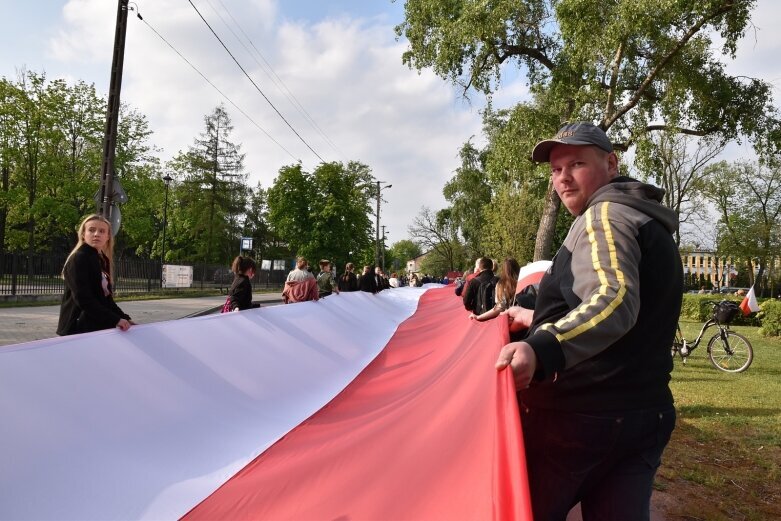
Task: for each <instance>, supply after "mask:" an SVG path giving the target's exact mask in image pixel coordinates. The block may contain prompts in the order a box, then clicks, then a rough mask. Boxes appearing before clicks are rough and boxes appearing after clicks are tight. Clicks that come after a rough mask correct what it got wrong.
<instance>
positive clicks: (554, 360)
mask: <svg viewBox="0 0 781 521" xmlns="http://www.w3.org/2000/svg"><path fill="white" fill-rule="evenodd" d="M532 159H533V160H534V161H536V162H541V163H545V162H549V163H550V171H551V182H552V183H553V187H554V189H555V190H556V193H557V194H558V196H559V197H560V198H561V202H562V204H564V206H565V207H566V208H567V210H568V211H569V212H570V213H571V214H572V215H573V216H575V220H574V222H573V223H572V226H571V227H570V229H569V232H568V233H567V236H566V238H565V239H564V242H563V244H562V245H561V248H560V249H559V251H558V253H556V255H555V256H554V258H553V265H552V266H551V267H550V268H549V269H548V271H547V272H546V273H545V275H544V276H543V278H542V280H541V281H540V286H539V291H538V293H537V298H536V302H535V308H534V310H533V311H532V310H527V309H524V308H520V307H516V306H513V307H511V308H510V309H508V310H507V312H506V313H507V315H508V316H509V317H510V319H511V323H510V329H511V330H512V329H516V327H515V326H516V323H519V324H518V325H519V326H521V327H524V328H528V335H527V336H526V337H525V338H524V339H523V340H522V341H519V342H512V343H510V344H507V345H506V346H505V347H504V348H503V349H502V351H501V353H500V354H499V357H498V359H497V361H496V368H497V370H500V371H501V370H503V369H505V368H507V367H509V368H510V369H511V370H512V374H513V377H514V380H515V387H516V389H518V391H519V394H518V399H519V410H520V414H521V427H522V429H523V444H524V446H525V449H526V464H527V470H528V482H529V491H530V495H531V505H532V510H533V514H534V519H540V520H542V519H544V520H553V519H560V520H563V519H565V518H566V517H567V513H568V511H569V510H570V509H571V508H572V507H573V506H574V505H575V504H577V503H578V502H580V505H581V510H582V514H583V519H604V520H626V519H632V520H648V519H649V517H650V500H651V491H652V486H653V481H654V475H655V474H656V469H657V468H658V467H659V465H660V463H661V456H662V453H663V451H664V448H665V446H666V445H667V442H668V441H669V440H670V435H671V433H672V431H673V428H674V427H675V408H674V407H673V395H672V393H671V392H670V387H669V382H670V373H671V372H672V368H673V363H672V358H671V357H670V345H671V344H672V342H673V338H674V336H675V331H676V329H677V325H678V318H679V314H680V311H681V299H682V294H683V268H682V266H681V257H680V253H679V251H678V247H677V246H676V244H675V239H674V238H673V235H672V234H673V233H674V232H675V230H677V228H678V216H677V215H676V213H675V212H674V211H673V210H671V209H669V208H667V207H665V206H663V205H662V200H663V196H664V190H662V189H660V188H657V187H655V186H652V185H649V184H645V183H641V182H639V181H635V180H633V179H630V178H628V177H623V176H620V175H619V173H618V158H617V157H616V154H615V153H614V152H613V145H612V144H611V142H610V140H609V139H608V137H607V135H606V134H605V132H604V130H602V129H601V128H599V127H597V126H595V125H593V124H591V123H586V122H577V123H570V124H567V125H565V126H564V127H562V128H561V129H560V130H559V132H558V133H557V134H556V136H554V137H553V138H551V139H548V140H545V141H541V142H540V143H538V144H537V145H536V146H535V147H534V151H533V152H532Z"/></svg>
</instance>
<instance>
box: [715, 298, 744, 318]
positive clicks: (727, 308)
mask: <svg viewBox="0 0 781 521" xmlns="http://www.w3.org/2000/svg"><path fill="white" fill-rule="evenodd" d="M739 309H740V308H739V307H738V305H737V304H736V303H734V302H730V301H729V300H722V301H721V302H719V303H718V304H716V306H715V307H714V309H713V318H714V319H715V320H716V322H719V323H720V324H729V323H730V322H732V319H733V318H735V315H737V314H738V310H739Z"/></svg>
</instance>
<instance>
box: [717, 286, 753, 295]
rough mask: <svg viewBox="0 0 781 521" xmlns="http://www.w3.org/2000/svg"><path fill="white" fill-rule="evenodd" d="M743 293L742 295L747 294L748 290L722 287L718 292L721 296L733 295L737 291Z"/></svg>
mask: <svg viewBox="0 0 781 521" xmlns="http://www.w3.org/2000/svg"><path fill="white" fill-rule="evenodd" d="M741 290H742V291H743V294H746V293H748V290H749V288H736V287H734V286H724V287H723V288H721V289H720V290H719V293H721V294H722V295H734V294H735V293H737V292H738V291H741Z"/></svg>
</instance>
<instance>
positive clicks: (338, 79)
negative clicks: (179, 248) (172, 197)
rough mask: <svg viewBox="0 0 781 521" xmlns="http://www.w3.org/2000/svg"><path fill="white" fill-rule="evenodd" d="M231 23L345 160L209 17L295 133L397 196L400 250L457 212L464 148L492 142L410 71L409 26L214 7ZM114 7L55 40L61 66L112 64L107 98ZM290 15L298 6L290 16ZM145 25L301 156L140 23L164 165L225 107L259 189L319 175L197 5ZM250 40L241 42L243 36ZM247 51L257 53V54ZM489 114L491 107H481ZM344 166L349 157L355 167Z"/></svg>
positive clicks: (161, 0) (242, 4)
mask: <svg viewBox="0 0 781 521" xmlns="http://www.w3.org/2000/svg"><path fill="white" fill-rule="evenodd" d="M210 1H211V4H212V5H213V6H214V7H215V8H217V9H220V10H221V13H222V15H223V18H224V19H225V20H226V21H227V22H229V21H230V16H229V15H228V14H227V13H226V12H224V11H223V10H222V6H223V5H225V6H227V7H228V8H229V9H231V14H232V15H233V17H234V18H236V19H237V20H239V23H240V24H241V26H242V28H243V30H244V31H246V32H247V34H249V36H250V38H251V39H252V43H253V44H254V46H255V47H257V49H259V50H260V51H261V52H262V53H263V57H264V59H265V60H268V62H270V63H271V64H272V66H273V68H274V70H275V72H276V74H278V75H279V76H280V77H281V78H282V80H283V81H284V83H285V85H286V86H287V88H288V89H289V90H290V91H292V92H293V94H294V95H295V98H296V99H297V100H298V102H300V103H301V104H302V105H303V106H304V108H305V109H306V111H307V112H308V114H309V115H310V116H311V117H312V118H313V119H314V120H315V121H316V123H317V125H318V126H319V127H320V128H321V129H322V131H323V132H324V133H325V134H326V135H327V136H328V138H329V139H330V140H331V141H332V142H334V143H335V144H336V146H337V147H338V150H339V151H340V152H336V151H334V150H333V148H332V147H331V146H329V145H328V144H327V143H326V141H325V140H324V139H323V138H322V137H321V136H320V135H319V134H318V132H317V131H316V130H315V129H313V128H312V126H311V125H310V124H309V123H308V122H307V121H306V118H305V117H304V116H302V115H301V114H300V113H299V112H298V111H296V110H295V109H294V108H293V106H292V105H291V103H290V102H289V101H288V100H287V99H286V98H285V96H284V95H283V94H282V93H281V92H280V91H279V90H278V89H277V87H276V86H275V85H274V84H273V83H272V81H271V80H270V79H269V78H268V77H267V75H266V74H265V73H264V72H263V71H262V69H261V66H260V65H259V64H258V62H261V63H262V61H263V60H262V59H261V58H259V57H257V56H255V57H254V58H253V57H251V56H250V55H248V54H247V52H246V51H245V50H244V48H242V46H241V45H240V44H239V43H238V42H237V41H236V39H235V38H234V36H233V35H231V33H230V32H229V31H228V29H227V28H226V27H225V26H224V25H223V23H222V22H221V21H220V19H219V18H218V17H217V16H216V15H215V13H214V11H213V10H211V8H210V7H209V5H208V4H206V3H204V2H197V3H196V5H198V7H199V9H200V10H201V12H202V13H203V15H204V16H205V17H206V18H207V20H208V21H209V23H210V24H211V25H212V27H213V28H214V29H215V30H216V31H217V32H218V33H219V34H220V36H221V38H222V39H223V41H224V42H225V43H226V44H227V45H228V46H229V47H230V49H231V50H232V51H233V52H234V55H235V56H236V57H237V59H238V60H239V61H240V62H241V63H242V65H243V66H244V67H245V69H246V70H247V71H248V72H249V73H250V74H251V76H252V78H253V79H254V80H255V82H256V83H257V85H258V86H259V87H260V88H261V90H262V91H263V92H264V93H265V94H266V96H267V97H269V98H270V99H271V100H272V102H273V103H274V105H275V106H276V107H277V109H278V110H279V111H280V112H282V113H283V114H284V116H285V118H286V119H287V120H288V121H289V122H290V124H291V125H292V126H293V127H294V128H295V129H296V130H297V131H298V132H299V134H300V135H301V136H303V138H304V139H305V140H306V141H307V143H309V145H310V146H311V147H312V148H314V150H315V151H317V153H318V154H319V155H320V156H321V157H322V158H323V159H325V160H327V161H331V160H342V161H347V160H358V161H361V162H364V163H366V164H368V165H369V166H370V167H371V168H372V169H373V171H374V173H375V175H376V177H377V178H378V179H381V180H384V181H387V182H390V183H393V185H394V186H393V188H392V189H391V190H388V191H387V192H383V194H384V197H385V199H386V200H387V204H384V205H383V213H382V224H385V225H386V226H387V228H388V235H389V239H390V240H391V241H396V240H399V239H402V238H405V237H406V235H407V225H408V224H409V222H410V221H411V219H412V218H413V217H414V216H415V215H416V214H417V213H418V211H419V210H420V208H421V207H422V206H429V207H432V208H435V209H438V208H441V207H443V206H444V205H445V201H444V198H443V196H442V191H441V189H442V185H443V184H444V183H445V182H446V181H447V180H448V179H449V178H450V177H451V176H452V172H453V170H454V169H455V168H456V167H457V166H458V157H457V156H458V149H459V147H460V146H461V144H463V143H464V142H465V141H466V140H467V139H469V138H470V136H472V135H475V134H479V132H480V116H479V114H478V108H476V107H470V106H468V105H467V104H464V103H462V102H461V101H460V100H459V99H458V98H457V97H456V94H455V93H454V90H453V89H452V88H451V87H450V85H449V84H448V83H447V82H445V81H443V80H441V79H440V78H438V77H436V76H435V75H433V74H432V73H431V72H430V71H424V72H423V73H422V74H419V73H418V72H417V71H413V70H410V69H408V68H407V67H406V66H405V65H403V64H402V63H401V53H402V52H403V50H404V48H405V45H404V44H401V43H399V42H397V41H396V40H395V35H394V33H393V25H394V24H395V23H398V22H399V20H387V19H385V18H384V17H381V16H379V17H378V16H372V17H370V18H351V17H349V16H347V15H344V14H340V15H338V16H332V17H329V18H326V19H323V20H319V21H317V22H314V23H312V22H308V21H304V20H299V19H296V18H295V17H293V16H286V15H285V13H283V12H280V10H281V9H282V4H277V3H276V2H272V1H262V0H241V1H233V2H229V1H228V0H225V1H224V2H222V1H216V0H210ZM107 4H111V5H115V4H112V3H111V2H105V0H71V1H70V2H68V4H67V5H66V6H65V8H64V9H63V17H62V21H61V27H60V29H59V30H58V31H57V33H56V36H55V37H54V38H52V40H51V43H50V49H51V53H52V57H53V59H55V60H57V61H59V62H60V63H66V64H71V65H72V67H73V68H76V67H77V66H78V65H89V64H93V63H98V64H99V65H100V67H99V69H100V70H101V71H103V75H105V78H103V77H102V76H99V77H96V78H82V79H84V80H86V81H95V82H96V83H97V85H98V87H99V88H101V89H103V90H104V91H105V90H106V89H107V84H108V72H109V66H110V62H111V54H110V52H108V51H109V50H110V49H111V47H112V45H113V27H114V20H115V16H116V12H115V10H114V9H115V7H114V9H111V8H110V7H108V6H107ZM284 7H287V5H285V6H284ZM140 8H141V14H142V16H143V17H144V20H146V22H148V23H149V25H151V26H152V27H154V29H155V30H157V31H158V32H159V33H160V34H162V35H163V36H164V37H165V39H166V40H168V41H169V42H170V43H171V44H172V45H174V46H175V47H176V48H177V49H178V50H179V51H180V52H181V53H182V54H184V55H185V56H186V57H187V58H188V59H189V60H190V61H192V63H193V64H194V65H195V66H196V67H197V68H198V69H199V70H201V71H202V72H203V74H205V75H206V76H207V77H208V78H209V79H210V80H211V81H212V82H214V83H215V84H216V85H217V86H218V87H219V88H220V89H221V90H222V91H223V92H225V93H226V94H227V95H228V96H229V97H230V98H231V99H232V100H233V101H234V102H235V103H236V104H237V105H239V106H240V107H242V108H243V109H244V110H245V111H246V112H247V113H248V114H250V116H251V117H252V118H253V120H254V121H255V122H257V123H258V124H259V125H261V126H262V127H263V128H264V129H265V130H266V131H268V132H269V133H270V134H271V135H272V136H274V138H275V139H276V140H277V141H279V142H280V143H281V144H282V145H283V146H284V148H286V149H287V150H288V151H290V153H291V154H292V156H293V157H291V155H290V154H288V153H287V152H285V151H284V150H282V149H281V148H280V147H279V146H277V145H276V144H274V143H273V142H272V141H271V140H269V139H268V138H267V137H266V136H265V135H263V133H262V132H261V131H259V130H258V129H257V128H256V127H255V126H254V125H253V124H252V123H251V122H249V121H248V120H247V119H246V118H245V117H244V116H242V115H241V114H240V113H239V112H238V111H237V110H236V109H235V108H234V107H232V106H231V105H230V104H229V103H228V102H226V101H224V100H223V99H222V98H221V96H220V95H219V94H217V93H216V92H215V91H214V89H213V88H212V87H210V86H209V85H208V84H207V83H206V82H205V81H204V80H203V79H202V78H200V77H199V76H198V74H197V73H195V72H194V71H193V70H192V69H191V68H190V67H189V66H188V65H187V64H186V63H185V62H184V61H183V60H182V59H181V58H180V57H178V56H177V55H176V54H175V53H174V52H173V51H172V50H171V49H170V48H169V47H168V46H166V45H165V44H164V43H163V42H162V41H161V40H160V39H159V38H158V37H157V36H155V34H154V33H153V32H152V31H151V30H150V29H149V27H147V26H146V25H145V24H144V23H143V22H141V21H140V20H138V19H136V18H135V13H131V16H130V18H129V21H128V24H129V25H128V33H127V44H126V51H125V68H124V79H123V86H122V100H123V102H125V103H128V104H130V105H132V106H134V107H136V108H138V109H139V110H140V111H141V112H142V113H143V114H145V115H146V116H147V117H148V118H149V121H150V126H151V128H152V130H153V131H154V134H153V137H152V140H153V142H154V143H155V144H156V145H158V146H159V147H162V148H163V150H164V153H163V156H164V159H167V158H170V157H171V156H173V155H174V154H175V153H176V152H177V151H178V150H183V149H186V148H187V147H188V146H189V145H190V144H191V143H192V141H193V139H194V138H195V137H197V136H198V134H199V133H200V132H202V130H203V117H204V115H206V114H208V113H210V112H211V111H212V110H213V109H214V107H215V106H216V105H217V104H219V103H225V105H226V108H227V110H228V112H229V113H230V114H231V117H232V119H233V123H234V126H235V130H234V133H233V136H232V139H233V140H234V141H235V142H238V143H241V144H242V145H243V151H244V152H245V153H246V167H247V170H248V171H249V172H250V173H251V184H252V185H254V184H255V183H256V182H258V181H260V182H261V183H262V184H263V185H264V186H269V185H270V184H271V183H272V181H273V179H274V177H275V176H276V173H277V171H278V170H279V168H280V167H281V166H283V165H286V164H291V163H293V162H294V161H295V160H296V159H297V158H300V159H301V160H302V161H303V164H304V167H305V168H308V169H312V168H314V167H315V165H316V164H317V163H319V159H317V157H315V155H314V154H312V153H311V152H310V151H309V150H308V149H307V147H306V145H304V144H303V143H302V142H301V141H300V140H299V139H298V138H297V137H296V136H295V134H294V133H293V132H292V131H291V130H290V128H288V127H287V125H286V124H285V123H284V122H283V121H282V120H281V119H280V118H279V116H278V115H277V114H276V113H275V112H274V110H273V109H272V108H271V107H270V106H269V105H268V103H267V102H266V101H265V100H264V99H263V97H262V96H261V95H260V94H259V93H258V92H257V90H256V89H255V87H253V86H252V84H251V83H250V82H249V81H248V80H247V79H246V78H245V77H244V76H243V74H242V73H241V72H240V70H239V69H238V67H237V66H236V65H235V64H234V63H233V61H232V60H231V58H230V57H229V56H228V55H227V54H226V53H225V51H224V50H223V49H222V48H221V47H220V45H219V43H218V42H217V41H216V40H215V38H214V37H213V35H212V34H211V33H210V32H209V30H208V28H207V27H206V26H205V25H204V24H203V22H202V21H201V20H200V18H199V17H198V15H197V14H196V13H195V11H194V10H193V9H192V8H191V7H190V5H189V4H188V3H185V2H178V1H174V0H157V1H155V2H143V3H141V5H140ZM234 31H235V32H236V33H237V34H239V35H240V34H241V31H240V30H239V29H238V28H235V27H234ZM245 45H246V46H247V47H250V45H249V44H248V43H247V42H245ZM481 105H482V104H481ZM341 154H344V155H341Z"/></svg>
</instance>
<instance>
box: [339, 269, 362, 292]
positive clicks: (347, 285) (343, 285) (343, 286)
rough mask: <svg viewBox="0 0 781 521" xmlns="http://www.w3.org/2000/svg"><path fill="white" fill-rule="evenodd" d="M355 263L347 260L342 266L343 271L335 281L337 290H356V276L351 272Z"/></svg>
mask: <svg viewBox="0 0 781 521" xmlns="http://www.w3.org/2000/svg"><path fill="white" fill-rule="evenodd" d="M354 270H355V265H354V264H353V263H352V262H348V263H347V265H346V266H345V267H344V273H343V274H342V276H341V277H339V281H338V283H337V285H338V287H339V291H358V276H357V275H356V274H355V273H354V272H353V271H354Z"/></svg>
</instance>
